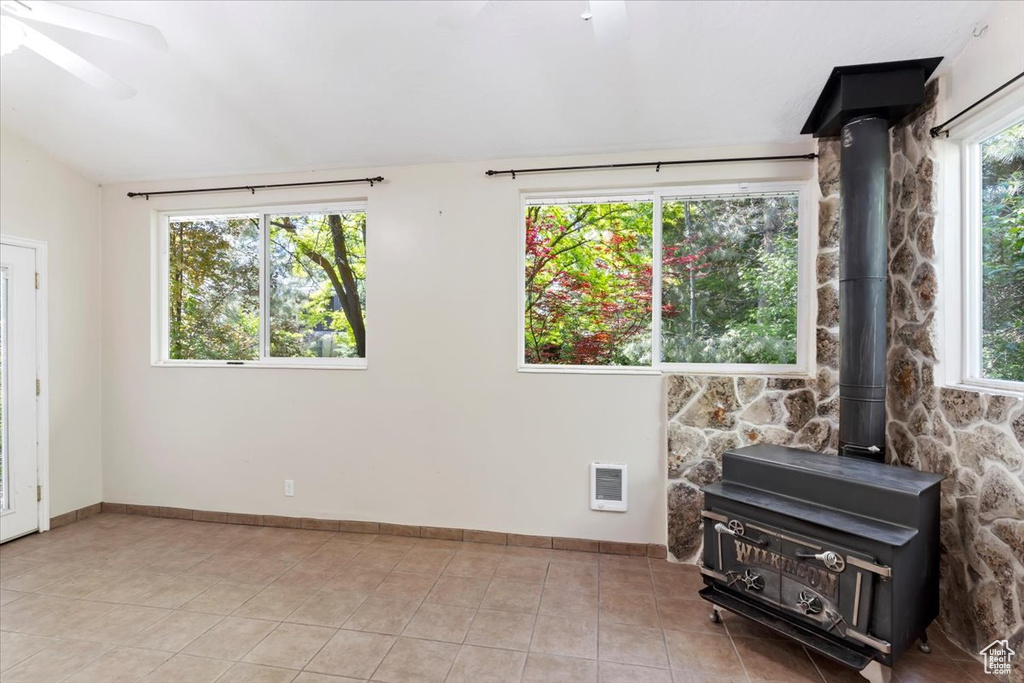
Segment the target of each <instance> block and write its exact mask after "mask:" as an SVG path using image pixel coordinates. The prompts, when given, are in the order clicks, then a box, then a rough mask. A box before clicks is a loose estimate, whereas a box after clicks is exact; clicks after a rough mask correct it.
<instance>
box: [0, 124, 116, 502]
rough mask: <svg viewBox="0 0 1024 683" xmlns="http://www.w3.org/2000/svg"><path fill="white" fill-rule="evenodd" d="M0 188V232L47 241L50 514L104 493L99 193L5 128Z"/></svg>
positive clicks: (1, 131) (0, 153) (98, 498)
mask: <svg viewBox="0 0 1024 683" xmlns="http://www.w3.org/2000/svg"><path fill="white" fill-rule="evenodd" d="M0 188H2V189H0V232H3V234H4V235H12V236H16V237H23V238H29V239H34V240H41V241H44V242H46V243H47V245H48V252H49V264H48V265H49V303H50V308H49V316H48V321H49V335H50V349H49V351H50V368H49V370H50V482H49V486H50V515H51V516H56V515H59V514H62V513H64V512H68V511H70V510H75V509H78V508H81V507H85V506H86V505H92V504H93V503H98V502H100V501H101V500H102V482H103V478H102V472H101V469H102V460H101V431H100V429H101V420H100V405H101V401H102V392H101V379H102V377H101V365H100V358H101V354H102V351H101V344H100V333H101V318H100V310H101V306H100V241H99V240H100V221H99V206H100V193H99V188H98V187H97V186H96V184H94V183H92V182H91V181H89V180H86V179H85V178H83V177H82V176H80V175H79V174H78V173H76V172H75V171H73V170H72V169H71V168H69V167H68V166H66V165H65V164H63V163H61V162H60V161H58V160H57V159H54V158H53V157H51V156H50V155H48V154H47V153H46V152H44V151H43V150H41V149H40V148H38V147H36V146H35V145H33V144H32V143H30V142H28V141H27V140H25V139H24V138H22V137H20V136H18V135H17V134H15V133H13V132H11V131H9V130H7V129H5V128H0ZM43 484H44V486H45V485H46V483H45V482H44V483H43Z"/></svg>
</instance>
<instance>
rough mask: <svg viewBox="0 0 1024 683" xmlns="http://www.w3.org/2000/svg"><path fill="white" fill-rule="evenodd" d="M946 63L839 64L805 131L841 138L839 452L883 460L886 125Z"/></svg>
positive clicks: (920, 97)
mask: <svg viewBox="0 0 1024 683" xmlns="http://www.w3.org/2000/svg"><path fill="white" fill-rule="evenodd" d="M940 61H942V58H941V57H934V58H931V59H915V60H909V61H903V62H882V63H878V64H860V65H857V66H840V67H836V68H835V69H833V70H832V74H831V75H830V76H829V79H828V82H827V83H826V84H825V88H824V89H823V90H822V91H821V95H820V96H819V97H818V101H817V102H816V103H815V105H814V108H813V109H812V110H811V115H810V116H809V117H808V119H807V123H805V124H804V128H803V130H802V131H801V133H803V134H812V135H814V137H835V136H837V135H838V136H840V137H841V141H842V148H841V149H842V151H841V156H840V166H839V168H840V171H839V172H840V197H841V202H840V204H841V213H840V220H841V222H842V232H841V237H840V244H839V335H840V361H839V454H840V455H847V456H855V457H861V458H867V459H869V460H875V461H877V462H885V353H886V339H885V336H886V335H885V329H886V280H887V277H888V252H887V248H888V239H887V235H888V207H889V127H890V126H892V125H893V124H895V123H897V122H898V121H900V120H901V119H902V118H903V117H904V116H906V115H907V114H909V113H910V112H911V111H913V110H914V109H915V108H916V107H917V106H918V105H920V104H921V103H922V102H923V101H924V86H925V83H926V82H927V80H928V78H929V77H930V76H931V75H932V72H934V71H935V67H937V66H938V65H939V62H940Z"/></svg>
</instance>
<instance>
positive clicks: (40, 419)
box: [0, 234, 50, 533]
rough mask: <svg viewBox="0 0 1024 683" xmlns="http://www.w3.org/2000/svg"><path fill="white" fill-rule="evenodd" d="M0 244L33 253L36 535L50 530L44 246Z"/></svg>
mask: <svg viewBox="0 0 1024 683" xmlns="http://www.w3.org/2000/svg"><path fill="white" fill-rule="evenodd" d="M0 244H3V245H7V246H11V247H23V248H25V249H32V250H33V251H35V254H36V275H37V276H38V278H39V283H38V284H39V286H38V287H37V288H36V379H38V380H39V395H38V396H37V397H36V482H37V484H38V485H39V486H41V487H42V494H41V496H40V498H39V502H38V503H37V512H38V517H39V519H38V522H39V532H40V533H42V532H44V531H49V530H50V356H49V348H50V343H49V325H48V319H47V312H48V310H49V306H48V303H49V299H48V296H47V293H48V290H47V285H48V277H47V275H48V271H47V265H48V261H47V245H46V242H41V241H39V240H32V239H25V238H22V237H12V236H10V235H5V234H4V235H0Z"/></svg>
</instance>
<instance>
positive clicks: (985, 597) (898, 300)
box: [886, 83, 1024, 652]
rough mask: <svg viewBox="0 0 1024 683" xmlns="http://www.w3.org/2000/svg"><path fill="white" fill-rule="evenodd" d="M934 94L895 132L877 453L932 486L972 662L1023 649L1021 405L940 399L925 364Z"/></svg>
mask: <svg viewBox="0 0 1024 683" xmlns="http://www.w3.org/2000/svg"><path fill="white" fill-rule="evenodd" d="M936 94H937V88H936V87H935V84H934V83H933V84H932V86H931V87H930V88H929V90H928V99H927V101H926V103H925V104H924V105H923V106H922V108H921V109H919V110H918V111H917V112H915V114H913V115H911V116H910V117H908V119H907V120H906V121H904V122H902V123H901V124H900V125H898V126H896V127H894V128H893V131H892V135H891V138H890V145H891V153H892V159H891V167H890V174H891V182H892V187H891V193H890V198H889V200H890V207H889V209H890V212H889V258H890V260H889V285H890V287H889V326H888V336H889V350H888V373H889V382H888V383H889V387H888V400H887V409H888V410H887V414H888V425H887V428H886V431H887V441H888V443H887V447H888V451H889V454H890V457H891V459H892V462H893V463H894V464H902V465H906V466H908V467H914V468H916V469H921V470H925V471H929V472H938V473H940V474H944V475H946V477H947V478H946V480H945V481H944V482H943V484H942V494H943V495H942V525H941V530H942V551H941V552H942V558H941V565H940V586H941V588H940V595H941V601H940V606H941V607H940V609H941V614H940V621H941V623H942V625H943V627H944V628H945V630H946V632H947V633H948V634H949V635H950V636H951V637H952V638H953V639H955V640H957V641H959V642H960V643H961V644H963V645H965V646H966V647H967V648H968V650H969V651H972V652H977V651H978V650H979V649H980V648H982V647H984V646H985V645H987V644H988V643H990V642H992V641H993V640H996V639H997V638H998V639H1002V638H1009V639H1010V646H1011V647H1012V648H1013V649H1015V650H1017V651H1021V650H1020V647H1021V646H1022V645H1024V642H1022V641H1024V615H1022V613H1021V612H1022V607H1021V605H1022V604H1024V401H1022V400H1021V399H1019V398H1016V397H1010V396H997V395H988V394H984V393H980V392H975V391H966V390H960V389H950V388H940V387H937V386H936V384H935V365H936V363H938V362H940V361H941V358H939V356H938V350H937V345H936V342H935V339H936V332H937V329H936V320H935V317H936V311H937V295H938V290H939V283H938V279H937V276H936V265H937V264H936V253H935V237H936V235H935V216H936V204H935V194H936V193H935V182H936V179H935V148H934V143H933V140H932V138H931V136H930V135H929V133H928V131H929V129H930V128H931V127H932V126H933V125H935V100H936Z"/></svg>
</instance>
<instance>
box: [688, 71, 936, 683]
mask: <svg viewBox="0 0 1024 683" xmlns="http://www.w3.org/2000/svg"><path fill="white" fill-rule="evenodd" d="M940 59H941V58H934V59H923V60H913V61H905V62H886V63H882V64H866V65H860V66H851V67H839V68H836V69H834V70H833V72H832V75H831V76H830V77H829V80H828V83H827V84H826V85H825V88H824V90H823V91H822V93H821V96H820V97H819V98H818V102H817V103H816V104H815V105H814V109H813V110H812V112H811V115H810V118H809V119H808V121H807V124H806V125H805V126H804V130H803V132H804V133H811V134H813V135H814V136H815V137H834V136H837V135H838V136H840V138H841V144H842V147H841V149H842V151H841V163H840V192H841V214H840V215H841V223H842V232H841V237H840V259H839V260H840V265H839V271H840V273H839V281H840V282H839V308H840V311H839V318H840V323H839V332H840V367H839V397H840V409H839V457H834V456H829V455H823V454H820V453H811V452H808V451H802V450H797V449H792V448H782V447H777V446H766V445H757V446H749V447H747V448H740V449H737V450H733V451H729V452H727V453H725V454H724V456H723V459H722V481H721V482H719V483H715V484H711V485H710V486H707V487H705V488H704V505H705V509H704V510H703V512H702V516H703V518H704V557H703V564H702V567H701V572H702V574H703V576H704V583H705V584H706V587H705V588H704V589H703V590H701V592H700V595H701V597H703V598H704V599H706V600H709V601H710V602H712V603H713V604H714V606H715V607H714V612H713V613H712V619H713V620H717V618H718V610H719V608H724V609H727V610H729V611H731V612H735V613H737V614H740V615H743V616H745V617H747V618H750V619H753V620H755V621H757V622H760V623H762V624H764V625H766V626H768V627H770V628H772V629H774V630H776V631H778V632H780V633H782V634H785V635H787V636H789V637H791V638H793V639H794V640H797V641H798V642H800V643H802V644H803V645H805V646H807V647H809V648H811V649H813V650H815V651H816V652H818V653H820V654H822V655H823V656H826V657H828V658H830V659H832V660H834V661H837V662H840V663H842V664H846V665H847V666H850V667H853V668H856V669H858V670H860V671H861V673H862V674H863V675H864V676H865V677H866V678H868V679H869V680H872V681H879V682H884V681H888V680H889V676H890V674H891V667H892V665H893V663H894V662H895V661H896V660H897V659H898V658H899V657H900V655H902V654H903V653H904V652H905V651H906V650H907V649H908V648H910V647H912V646H913V644H914V642H915V641H916V640H918V639H920V640H921V641H922V649H923V650H925V651H928V646H927V640H926V638H925V629H926V628H927V627H928V624H929V623H931V621H932V620H933V619H934V618H935V617H936V615H937V614H938V610H939V592H938V590H939V484H940V482H941V480H942V477H941V476H939V475H936V474H931V473H927V472H919V471H916V470H911V469H908V468H902V467H892V466H890V465H886V464H884V463H885V381H886V380H885V355H886V279H887V274H888V271H887V264H888V258H887V256H888V255H887V244H888V239H887V210H888V189H889V127H890V126H892V125H893V124H894V123H896V122H897V121H899V120H900V119H902V118H903V117H904V116H906V115H907V114H908V113H909V112H910V111H912V110H913V109H914V108H916V107H917V106H918V105H920V104H921V103H922V102H923V100H924V85H925V82H926V81H927V80H928V78H929V77H930V76H931V74H932V72H933V71H934V70H935V67H936V66H938V63H939V61H940Z"/></svg>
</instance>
